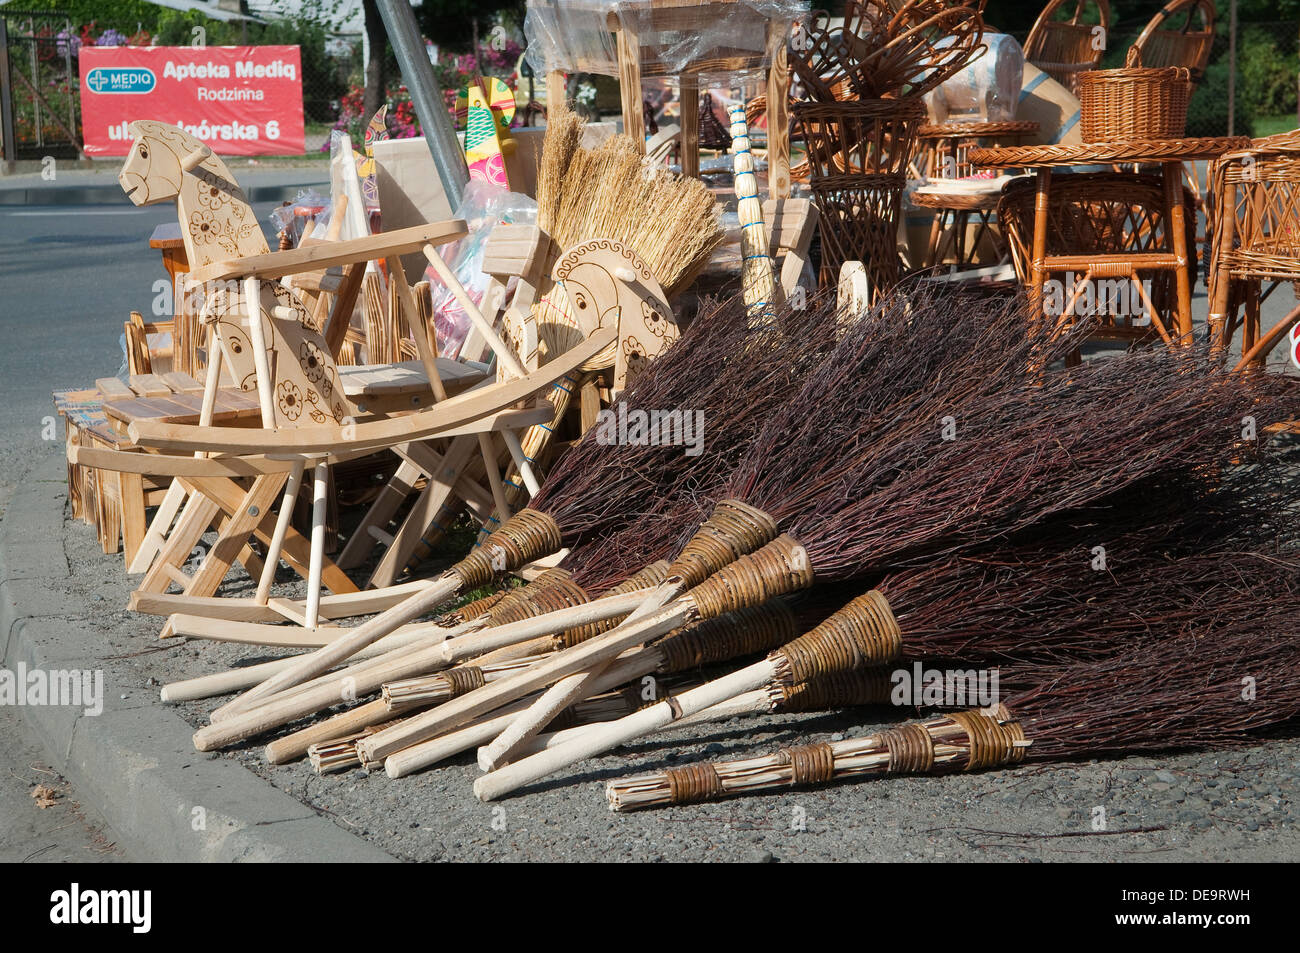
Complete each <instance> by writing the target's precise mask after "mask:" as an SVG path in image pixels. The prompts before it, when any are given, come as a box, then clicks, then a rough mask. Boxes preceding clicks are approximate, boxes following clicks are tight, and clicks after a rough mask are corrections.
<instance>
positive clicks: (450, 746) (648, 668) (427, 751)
mask: <svg viewBox="0 0 1300 953" xmlns="http://www.w3.org/2000/svg"><path fill="white" fill-rule="evenodd" d="M662 659H663V655H662V653H660V652H658V651H657V650H655V649H653V648H650V649H645V650H643V651H638V652H632V653H629V654H627V655H624V656H623V657H622V658H620V659H618V660H617V661H615V662H614V664H613V665H611V666H610V667H609V668H608V669H607V670H606V671H605V673H604V674H603V675H602V676H600V678H598V679H597V680H596V682H595V684H594V686H593V688H594V691H595V692H604V691H609V690H610V689H612V688H617V687H618V686H619V685H623V684H625V683H627V682H630V681H632V680H633V679H636V678H640V677H641V676H643V675H648V674H650V673H651V672H653V671H654V670H655V669H657V668H658V667H659V665H660V664H662ZM533 700H534V699H533V698H531V697H530V698H526V699H523V700H521V701H517V702H514V703H512V704H510V705H507V706H505V707H504V708H502V709H500V711H499V712H497V713H495V714H492V715H490V716H489V717H486V718H483V719H480V720H478V721H475V722H474V723H472V724H469V725H466V726H465V727H462V728H459V729H457V730H455V731H450V732H448V733H446V734H444V735H440V736H439V737H436V738H432V739H430V740H428V741H422V742H420V743H419V744H415V745H412V746H411V747H409V748H405V749H403V750H401V751H398V752H396V753H395V754H392V755H389V756H388V758H387V759H385V761H384V771H385V772H386V773H387V774H388V776H389V777H390V778H404V777H406V776H407V775H408V774H413V773H415V772H416V771H419V770H421V769H423V768H427V767H430V766H431V765H434V764H437V763H438V762H439V761H443V760H445V759H446V758H450V757H452V756H454V755H457V754H460V753H461V752H463V751H469V750H470V749H472V748H476V747H478V746H479V745H481V744H485V743H486V742H488V741H490V740H492V739H493V738H495V737H496V736H497V735H499V734H500V733H501V732H502V731H503V730H504V729H505V728H506V727H507V726H508V725H509V724H510V722H511V721H513V720H514V718H515V717H516V716H517V715H518V714H519V713H520V712H522V711H524V710H525V709H526V708H528V706H529V704H531V703H532V701H533Z"/></svg>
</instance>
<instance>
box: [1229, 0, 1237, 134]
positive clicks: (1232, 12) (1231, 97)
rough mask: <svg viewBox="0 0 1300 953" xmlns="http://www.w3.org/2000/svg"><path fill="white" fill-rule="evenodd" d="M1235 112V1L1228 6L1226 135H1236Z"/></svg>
mask: <svg viewBox="0 0 1300 953" xmlns="http://www.w3.org/2000/svg"><path fill="white" fill-rule="evenodd" d="M1236 112H1237V0H1232V2H1231V3H1230V4H1229V5H1228V135H1230V136H1233V135H1236V133H1237V130H1236V126H1235V123H1234V120H1235V118H1236Z"/></svg>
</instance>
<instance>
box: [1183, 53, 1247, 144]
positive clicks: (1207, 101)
mask: <svg viewBox="0 0 1300 953" xmlns="http://www.w3.org/2000/svg"><path fill="white" fill-rule="evenodd" d="M1241 85H1242V84H1241V77H1240V76H1238V77H1237V114H1236V118H1235V121H1234V125H1235V127H1236V128H1235V129H1234V132H1235V134H1236V135H1238V136H1249V135H1252V129H1253V127H1254V121H1255V116H1256V112H1255V110H1254V107H1253V104H1252V103H1251V98H1250V97H1248V96H1243V95H1242V89H1241ZM1227 134H1228V64H1227V61H1226V60H1224V61H1220V62H1218V63H1211V64H1210V65H1209V67H1207V68H1206V70H1205V78H1204V79H1203V80H1201V85H1200V86H1198V87H1197V89H1196V92H1195V93H1193V94H1192V99H1191V102H1189V103H1188V104H1187V135H1189V136H1226V135H1227Z"/></svg>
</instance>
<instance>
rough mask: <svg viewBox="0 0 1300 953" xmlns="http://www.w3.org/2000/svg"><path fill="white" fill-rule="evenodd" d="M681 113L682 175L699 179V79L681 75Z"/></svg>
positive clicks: (679, 81)
mask: <svg viewBox="0 0 1300 953" xmlns="http://www.w3.org/2000/svg"><path fill="white" fill-rule="evenodd" d="M678 84H679V86H678V92H679V95H678V98H679V99H680V100H681V101H680V102H679V103H678V105H679V106H680V107H681V111H682V116H681V119H682V138H681V148H682V175H688V176H690V177H691V178H693V179H698V178H699V177H700V78H699V77H698V76H696V75H695V74H694V73H683V74H682V75H681V77H679V79H678Z"/></svg>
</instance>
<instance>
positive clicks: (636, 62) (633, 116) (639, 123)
mask: <svg viewBox="0 0 1300 953" xmlns="http://www.w3.org/2000/svg"><path fill="white" fill-rule="evenodd" d="M614 35H615V36H616V37H617V39H618V86H619V94H620V96H621V98H622V101H623V132H624V133H626V134H627V135H628V136H630V137H631V138H632V141H633V142H634V143H636V145H637V147H638V148H639V149H640V150H641V152H642V153H644V152H645V113H644V109H645V107H644V105H643V101H642V99H641V41H640V37H638V36H637V34H636V31H635V30H631V29H629V28H628V27H627V26H626V25H624V26H623V28H622V29H620V30H619V31H618V32H617V33H616V34H614Z"/></svg>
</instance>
